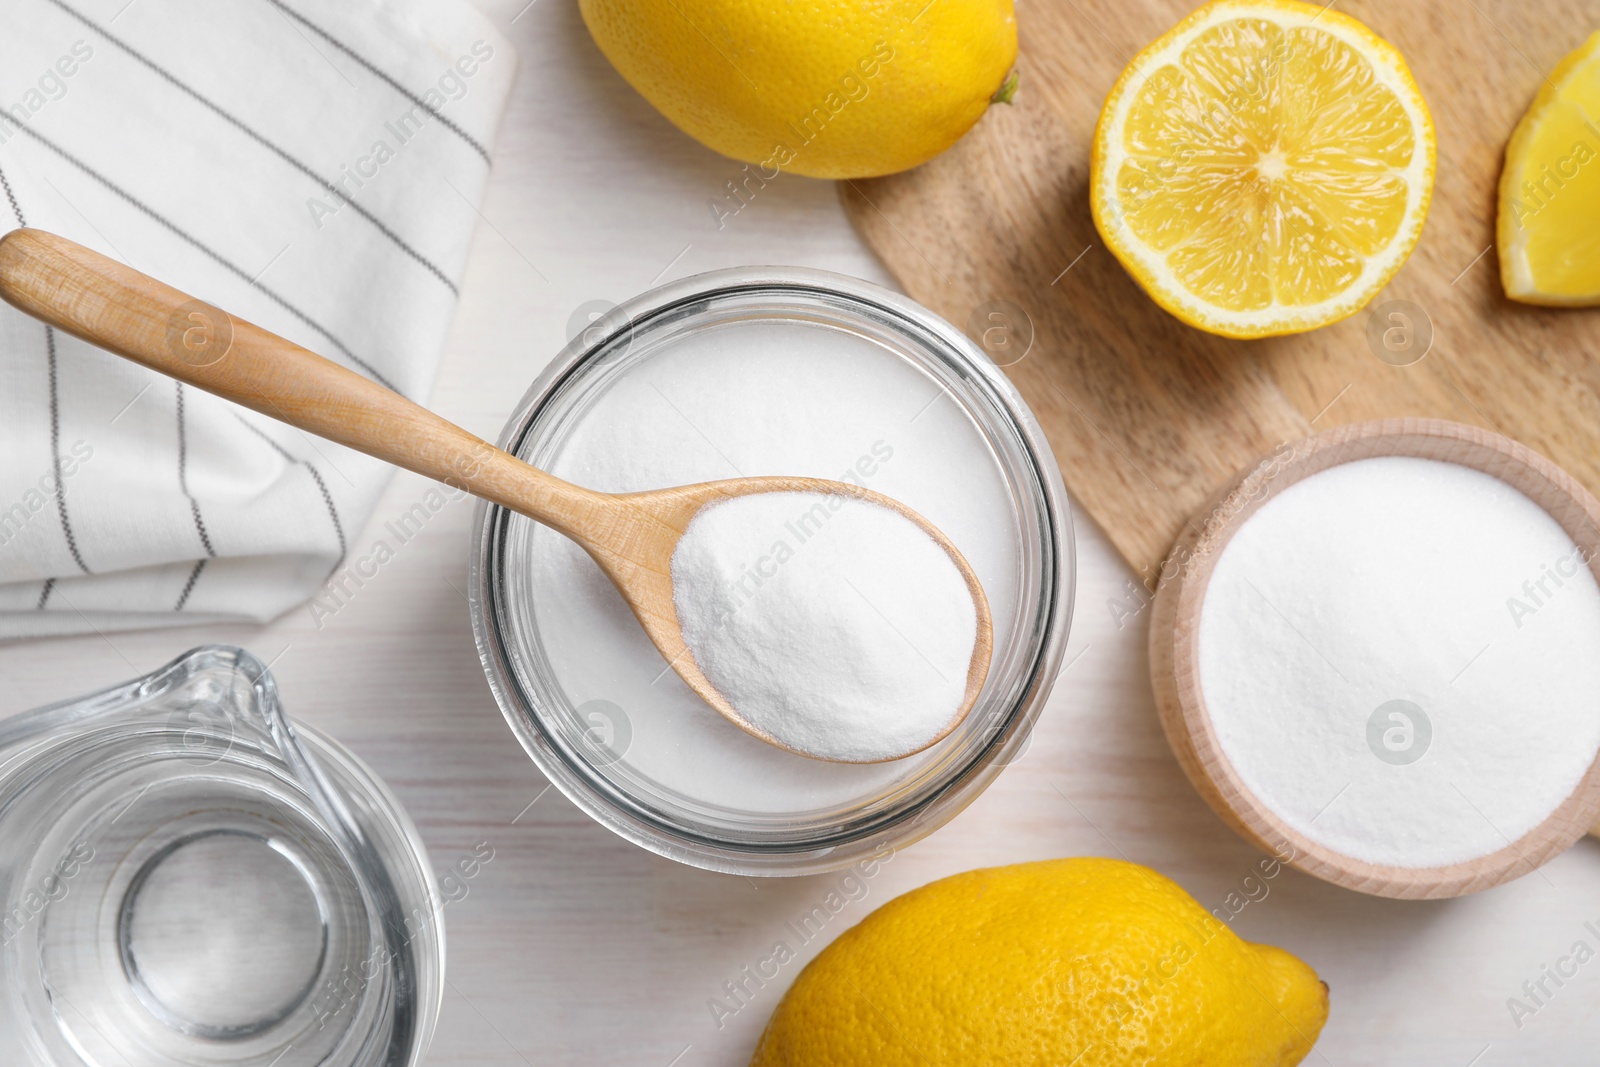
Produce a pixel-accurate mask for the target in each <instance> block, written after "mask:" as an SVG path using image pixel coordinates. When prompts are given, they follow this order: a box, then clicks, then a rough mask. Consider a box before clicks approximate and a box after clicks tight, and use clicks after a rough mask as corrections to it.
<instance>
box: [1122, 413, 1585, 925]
mask: <svg viewBox="0 0 1600 1067" xmlns="http://www.w3.org/2000/svg"><path fill="white" fill-rule="evenodd" d="M1536 498H1537V499H1536ZM1595 510H1596V508H1595V504H1594V501H1593V499H1592V498H1590V497H1588V495H1587V494H1586V493H1584V492H1583V491H1582V489H1581V488H1579V487H1578V486H1576V484H1575V483H1572V482H1571V480H1570V479H1569V478H1567V477H1566V476H1565V475H1564V474H1562V473H1561V472H1560V471H1559V470H1557V469H1556V468H1554V467H1552V466H1551V465H1550V464H1548V463H1547V462H1546V461H1543V460H1542V459H1540V458H1539V457H1537V456H1535V455H1533V454H1532V453H1530V452H1528V451H1527V450H1526V449H1523V448H1521V447H1520V446H1516V445H1514V444H1512V443H1511V442H1509V441H1506V440H1505V439H1504V438H1498V437H1496V436H1495V435H1492V434H1486V433H1482V432H1480V431H1476V430H1473V429H1471V428H1468V427H1459V426H1456V425H1454V424H1450V423H1437V422H1431V421H1429V422H1424V421H1421V420H1414V421H1404V422H1394V423H1380V424H1365V425H1364V426H1360V427H1347V428H1344V429H1341V430H1339V431H1334V432H1332V433H1330V434H1327V435H1322V436H1319V437H1317V438H1312V439H1310V441H1308V442H1305V443H1303V444H1302V445H1301V446H1298V447H1297V448H1296V449H1295V450H1294V451H1293V452H1292V453H1290V454H1289V455H1288V456H1287V457H1278V458H1277V459H1274V460H1270V461H1268V462H1266V463H1264V465H1263V466H1262V467H1261V468H1258V469H1257V471H1255V472H1253V473H1252V474H1251V475H1249V476H1247V477H1246V478H1244V479H1243V480H1242V482H1241V483H1240V485H1239V486H1237V487H1235V489H1234V490H1233V491H1232V492H1231V493H1229V494H1228V495H1226V496H1224V497H1223V498H1221V501H1220V503H1219V504H1217V505H1216V507H1215V508H1214V509H1212V510H1211V511H1209V512H1208V513H1207V514H1205V515H1202V516H1201V517H1200V518H1199V519H1198V520H1197V525H1198V526H1199V527H1200V528H1202V529H1203V530H1204V532H1203V533H1202V534H1201V535H1200V536H1199V537H1197V538H1194V539H1193V540H1192V541H1190V542H1188V543H1186V544H1184V545H1180V552H1182V553H1183V554H1184V556H1183V559H1182V560H1181V562H1180V563H1178V564H1176V565H1175V566H1174V567H1172V568H1169V569H1170V570H1172V571H1173V573H1172V575H1171V576H1170V580H1169V581H1167V582H1165V583H1164V584H1163V587H1162V592H1161V595H1160V597H1159V598H1158V610H1157V613H1156V615H1155V623H1154V624H1153V625H1155V626H1157V627H1164V629H1161V630H1160V632H1154V633H1152V652H1153V670H1154V671H1155V679H1156V685H1157V691H1158V696H1159V697H1160V702H1161V705H1162V712H1163V722H1164V725H1165V726H1166V727H1167V730H1168V735H1169V737H1171V738H1172V739H1173V743H1174V747H1175V749H1176V750H1177V752H1178V755H1179V758H1180V760H1181V761H1182V762H1183V763H1184V766H1185V770H1186V771H1188V772H1189V774H1190V776H1191V778H1194V779H1195V780H1196V784H1197V785H1198V786H1199V787H1200V788H1201V792H1202V794H1204V795H1206V797H1207V799H1208V800H1209V801H1211V802H1212V804H1213V806H1215V807H1217V808H1218V809H1219V811H1220V812H1221V813H1222V814H1223V815H1224V817H1225V818H1227V819H1228V820H1229V821H1230V822H1233V823H1234V824H1235V825H1236V826H1238V827H1239V828H1240V829H1241V830H1243V831H1244V832H1245V834H1246V836H1249V837H1251V838H1253V839H1254V840H1256V841H1257V843H1258V844H1262V845H1263V846H1264V847H1268V848H1272V849H1275V850H1278V851H1280V852H1285V851H1287V852H1288V853H1292V854H1300V855H1301V859H1300V860H1298V861H1297V865H1300V866H1303V867H1305V868H1306V869H1308V870H1311V871H1312V873H1316V874H1319V875H1321V876H1323V877H1326V878H1329V879H1330V880H1332V881H1335V882H1338V883H1340V884H1343V885H1348V886H1350V887H1352V888H1357V889H1363V890H1366V891H1370V892H1378V893H1384V894H1386V895H1396V896H1439V895H1453V894H1455V893H1459V892H1466V891H1471V890H1473V889H1479V888H1484V887H1486V886H1487V885H1492V884H1495V883H1496V882H1498V881H1503V880H1505V879H1507V878H1510V877H1514V876H1516V875H1517V874H1521V873H1526V872H1527V871H1528V870H1530V869H1531V868H1532V866H1534V865H1536V864H1537V863H1539V862H1543V861H1544V860H1545V859H1548V858H1549V857H1550V856H1553V855H1555V854H1556V853H1558V852H1559V851H1560V850H1561V849H1562V848H1564V847H1565V846H1566V845H1567V844H1570V843H1571V841H1572V840H1575V839H1576V838H1577V837H1578V836H1579V835H1580V834H1581V833H1582V832H1583V829H1584V828H1585V827H1586V826H1587V825H1588V824H1589V823H1590V822H1592V821H1593V816H1594V814H1595V810H1596V808H1597V807H1600V798H1597V788H1596V785H1597V783H1596V777H1597V775H1596V770H1595V765H1596V754H1597V752H1600V584H1597V582H1596V579H1595V576H1594V574H1593V573H1592V572H1591V570H1590V561H1591V559H1592V557H1593V555H1594V549H1595V541H1596V532H1597V527H1596V525H1595V522H1596V515H1595ZM1558 516H1559V517H1558ZM1285 846H1287V849H1285Z"/></svg>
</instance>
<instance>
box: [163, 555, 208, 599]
mask: <svg viewBox="0 0 1600 1067" xmlns="http://www.w3.org/2000/svg"><path fill="white" fill-rule="evenodd" d="M209 562H211V561H210V560H209V559H201V560H196V561H195V564H194V570H192V571H190V572H189V580H188V581H187V582H184V583H183V592H181V593H179V594H178V602H177V603H176V604H174V605H173V606H172V610H173V611H182V610H183V606H184V605H185V604H187V603H188V602H189V594H190V593H192V592H194V583H195V582H198V581H199V580H200V572H201V571H203V570H205V569H206V564H207V563H209Z"/></svg>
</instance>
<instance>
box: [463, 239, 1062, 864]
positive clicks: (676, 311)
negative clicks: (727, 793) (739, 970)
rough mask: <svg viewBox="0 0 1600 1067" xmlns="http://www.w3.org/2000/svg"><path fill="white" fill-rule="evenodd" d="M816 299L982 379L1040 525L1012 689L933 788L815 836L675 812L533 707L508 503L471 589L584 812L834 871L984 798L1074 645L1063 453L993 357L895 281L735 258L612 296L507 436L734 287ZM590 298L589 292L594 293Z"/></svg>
mask: <svg viewBox="0 0 1600 1067" xmlns="http://www.w3.org/2000/svg"><path fill="white" fill-rule="evenodd" d="M763 294H770V295H772V296H773V297H775V298H776V297H780V296H784V297H789V298H800V299H820V300H823V301H826V302H829V303H831V304H833V305H834V306H835V307H848V308H849V309H850V311H851V312H853V313H856V314H861V315H866V316H868V317H870V318H871V319H872V320H873V321H874V323H875V324H877V325H880V326H882V327H884V328H887V329H890V330H892V331H894V332H896V333H898V334H900V335H902V336H904V337H906V339H907V340H909V341H910V342H913V343H914V345H915V347H917V348H918V349H920V350H922V351H926V352H928V353H930V354H933V355H937V356H939V357H942V358H943V359H944V360H945V361H947V362H948V363H949V364H950V366H951V369H952V370H957V371H959V373H960V374H961V376H962V377H963V379H964V380H966V381H969V382H971V383H972V384H973V385H974V386H975V387H976V388H978V389H979V390H981V392H982V394H983V399H984V401H985V404H986V406H987V407H988V408H991V409H993V411H994V412H995V413H996V414H997V415H998V416H999V419H997V420H996V421H997V422H999V423H1001V426H1000V427H999V428H1001V429H1003V430H1004V431H1005V432H1006V437H1007V440H1008V441H1010V442H1011V443H1012V444H1013V445H1014V446H1015V448H1016V452H1017V455H1018V458H1019V462H1020V464H1021V465H1022V466H1023V468H1024V470H1025V471H1026V474H1027V483H1028V484H1027V488H1028V489H1030V490H1031V491H1032V498H1033V499H1034V501H1035V507H1034V511H1035V512H1036V514H1034V515H1031V516H1029V517H1030V518H1032V519H1034V520H1036V521H1037V523H1038V524H1039V526H1040V528H1041V536H1040V537H1039V541H1040V544H1041V546H1042V551H1041V553H1040V554H1041V556H1042V563H1043V577H1044V581H1043V583H1042V585H1043V589H1042V598H1041V603H1040V606H1039V609H1038V610H1037V611H1036V612H1035V613H1034V615H1035V617H1034V618H1033V619H1032V620H1031V621H1030V622H1029V623H1028V625H1029V627H1030V633H1031V635H1032V637H1031V641H1030V647H1031V648H1032V650H1033V656H1032V662H1031V664H1029V669H1028V674H1027V677H1026V680H1025V682H1024V684H1022V685H1021V687H1020V689H1019V691H1018V693H1017V696H1016V699H1015V700H1014V701H1012V703H1011V705H1010V706H1009V707H1008V708H1006V711H1005V714H1004V715H1003V716H997V717H996V718H997V719H998V721H997V723H996V725H995V726H994V727H993V729H992V731H991V733H990V735H989V736H988V737H987V740H986V742H985V743H983V744H982V745H981V747H979V748H978V749H977V751H976V752H974V753H972V754H971V755H970V757H969V758H967V759H966V761H965V762H964V763H963V764H961V765H959V766H958V767H957V768H956V769H954V770H952V771H950V772H948V773H946V774H945V775H944V776H943V777H942V779H941V780H940V781H939V782H938V783H937V785H936V786H935V787H933V788H929V789H926V790H925V791H924V793H923V794H922V795H920V796H918V797H917V798H916V799H915V800H914V801H912V802H911V803H908V804H906V805H905V806H903V807H902V808H899V809H897V810H894V811H892V812H890V813H888V814H887V815H885V816H883V817H882V818H880V819H877V820H876V821H871V822H868V823H865V824H863V825H859V826H854V827H849V828H847V829H845V830H844V831H842V832H840V833H837V834H833V835H830V836H827V837H824V838H820V839H815V840H800V841H784V842H772V841H763V842H739V841H732V840H728V839H725V838H720V837H716V836H714V835H709V834H706V833H703V832H700V831H697V830H695V829H693V828H690V827H687V826H682V825H674V824H673V823H671V822H670V820H665V819H663V818H661V817H660V816H659V815H658V814H657V813H655V812H652V811H650V810H648V808H646V807H645V806H644V805H641V804H639V803H637V802H636V801H635V800H634V799H633V798H631V797H629V796H628V795H627V794H626V793H625V792H624V791H623V790H621V789H619V788H617V787H616V786H615V785H614V784H613V783H611V782H609V781H607V780H606V779H605V778H604V777H603V776H601V775H598V774H594V773H592V772H591V770H590V768H588V767H587V766H586V765H585V764H584V763H583V761H582V760H579V759H574V758H572V757H571V756H570V755H569V754H568V753H567V752H566V751H565V749H566V748H567V747H569V746H568V745H567V744H566V741H565V739H563V738H561V737H559V736H556V735H557V734H558V733H559V731H552V730H550V729H548V728H547V726H546V724H545V723H544V722H543V721H542V716H541V715H540V714H539V713H538V711H537V708H538V703H539V700H538V697H537V695H536V694H531V693H529V692H528V691H527V689H526V687H525V686H524V685H523V683H522V681H521V680H520V679H519V676H518V675H519V672H518V670H517V669H516V664H515V662H514V659H515V658H516V656H517V651H516V650H515V649H513V648H511V647H510V646H509V643H508V641H507V639H506V638H507V630H508V627H507V625H506V623H505V613H506V610H507V608H508V599H509V598H508V597H507V595H506V584H505V582H504V580H503V578H504V574H503V570H502V566H501V565H502V564H503V562H504V553H505V541H506V522H507V520H508V518H509V513H507V512H506V511H504V509H501V508H499V507H496V506H494V505H490V504H487V503H486V502H482V501H480V502H479V505H478V509H477V514H476V518H475V525H474V541H475V545H474V551H473V554H472V574H471V578H470V583H469V596H468V599H469V600H470V601H471V604H472V622H473V631H474V636H475V638H476V639H477V643H478V651H479V659H480V661H481V662H482V664H483V667H484V671H485V674H486V676H487V677H488V680H489V684H490V688H491V690H492V691H493V693H494V696H495V699H496V702H497V703H498V704H499V706H500V708H501V711H502V713H503V714H504V715H505V717H506V720H507V722H508V724H509V725H510V726H511V728H512V731H513V733H515V734H516V736H517V738H518V740H519V742H520V743H521V744H522V746H523V748H524V749H525V750H526V751H527V752H528V754H529V756H530V757H531V758H532V759H533V760H534V762H535V764H536V765H538V766H539V768H540V769H541V771H543V772H544V773H545V775H546V777H547V778H549V779H550V781H551V782H552V783H553V784H555V785H556V786H557V787H558V788H559V789H560V790H561V791H562V793H563V794H565V795H566V796H567V797H568V798H569V799H570V800H572V801H573V802H574V803H575V804H577V805H578V806H579V807H580V808H581V809H583V810H584V811H585V812H586V813H587V814H588V815H589V816H591V817H592V818H594V819H595V820H596V821H598V822H600V823H601V824H602V825H604V826H606V827H607V828H608V829H610V830H612V831H613V832H615V833H617V834H618V835H620V836H621V837H623V838H624V839H626V840H629V841H631V842H633V843H634V844H637V845H640V846H641V847H644V848H646V849H649V850H650V851H653V852H656V853H658V854H660V855H664V856H667V857H669V858H672V859H676V860H678V861H680V862H684V863H687V864H690V865H693V866H698V867H703V868H707V869H711V870H718V871H725V872H729V873H741V874H766V875H798V874H808V873H817V872H821V871H827V870H835V869H839V868H842V867H845V866H848V865H850V864H851V863H853V862H855V861H856V860H858V859H862V858H865V857H869V856H871V855H874V854H878V853H881V852H882V850H883V849H884V848H885V847H900V846H902V845H904V844H908V843H910V842H911V841H912V840H915V839H917V838H920V837H921V836H924V835H925V834H927V833H930V832H932V831H933V830H934V829H936V828H938V827H939V826H942V825H943V824H944V823H945V822H947V821H949V819H951V818H953V817H954V816H955V815H956V814H957V813H958V812H959V811H960V810H961V809H962V808H964V807H965V806H966V804H968V803H970V802H971V801H972V800H973V799H975V798H976V797H977V796H978V795H979V794H980V793H981V792H982V790H983V789H984V788H985V787H987V785H988V784H989V782H990V781H992V779H993V778H994V777H995V776H996V775H997V774H998V773H999V771H1000V770H1001V769H1002V768H1003V767H1005V766H1006V765H1008V764H1009V763H1010V762H1012V761H1014V760H1015V759H1016V758H1017V757H1018V756H1019V755H1020V754H1021V749H1022V747H1023V746H1024V745H1025V744H1026V738H1027V734H1028V732H1029V730H1030V729H1031V728H1032V724H1033V721H1034V720H1035V719H1036V718H1037V715H1038V713H1039V711H1040V710H1041V708H1042V706H1043V703H1044V699H1045V697H1046V696H1047V695H1048V693H1049V690H1050V687H1051V685H1052V684H1053V683H1054V680H1055V677H1056V674H1057V673H1058V672H1059V669H1060V665H1061V660H1062V658H1063V655H1064V652H1065V646H1066V636H1067V631H1068V629H1069V625H1070V616H1071V611H1072V606H1073V592H1074V579H1075V572H1074V546H1073V537H1072V524H1071V510H1070V505H1069V503H1068V500H1067V497H1066V491H1065V488H1064V486H1063V485H1062V482H1061V476H1060V473H1059V470H1058V468H1057V466H1056V463H1055V459H1054V456H1053V455H1052V453H1051V451H1050V448H1049V445H1048V443H1047V442H1046V440H1045V438H1044V434H1043V431H1042V430H1041V429H1040V428H1039V426H1038V423H1037V421H1036V420H1035V419H1034V417H1033V415H1032V414H1031V412H1030V411H1029V410H1028V408H1027V406H1026V404H1025V403H1024V402H1023V400H1022V398H1021V396H1020V395H1019V394H1018V393H1017V391H1016V389H1015V387H1014V386H1012V384H1011V382H1010V381H1009V379H1007V378H1006V377H1005V375H1004V374H1003V372H1001V371H1000V369H999V368H998V367H997V366H995V364H994V363H993V362H992V361H991V360H990V359H989V358H988V357H987V356H986V355H985V354H984V353H983V351H982V350H981V349H980V348H978V346H976V345H975V344H974V343H973V342H972V341H970V340H969V339H968V338H967V337H966V336H965V335H964V334H962V333H961V332H960V331H958V330H956V328H955V327H953V326H952V325H951V324H950V323H948V322H946V321H945V320H944V319H942V318H940V317H939V316H937V315H935V314H934V313H933V312H931V311H929V310H928V309H926V308H924V307H922V306H921V305H919V304H917V303H916V302H914V301H912V300H910V299H909V298H907V297H905V296H902V295H900V294H897V293H894V292H891V291H889V290H886V289H883V288H881V287H879V286H876V285H872V284H871V283H868V282H864V281H860V280H858V279H855V278H850V277H847V276H844V275H839V274H835V273H832V272H828V271H822V270H814V269H809V268H796V267H748V268H732V269H726V270H719V271H712V272H708V273H704V274H699V275H694V276H691V277H687V278H684V279H681V280H678V281H674V282H670V283H667V284H666V285H663V286H660V287H658V288H656V289H652V290H650V291H648V292H646V293H644V294H642V295H640V296H638V297H635V298H633V299H631V300H629V301H626V302H624V303H622V304H619V305H615V306H611V307H610V308H609V310H605V311H604V312H603V313H602V314H601V315H600V316H599V317H598V318H597V319H596V320H595V321H594V322H593V323H591V324H588V325H587V326H586V327H584V328H582V329H576V330H574V333H575V334H576V336H574V337H573V338H572V339H571V341H570V342H569V343H568V344H567V345H566V347H565V348H564V349H562V351H561V352H560V353H559V354H558V355H557V356H556V357H555V358H554V359H553V360H552V361H551V362H550V363H549V365H547V366H546V368H545V369H544V370H543V372H542V373H541V374H540V375H539V376H538V378H537V379H536V380H535V381H534V382H533V384H532V385H531V386H530V387H529V389H528V391H527V393H526V394H525V395H524V397H523V398H522V400H521V401H520V402H519V404H518V405H517V408H516V409H515V411H514V412H513V413H512V414H511V416H510V417H509V419H508V421H507V423H506V425H505V428H504V430H503V431H502V433H501V435H500V439H499V444H500V446H501V447H502V448H504V449H506V450H507V451H510V452H512V453H513V454H518V452H519V449H520V448H522V446H523V445H524V444H525V443H526V442H527V440H528V439H529V436H530V435H531V434H532V433H533V431H534V430H535V428H536V427H537V426H538V423H539V420H540V416H541V415H542V414H543V413H544V412H545V411H546V410H547V409H548V408H549V407H550V405H551V404H552V403H553V402H555V401H557V400H558V399H559V398H560V397H561V396H562V395H563V393H564V391H565V389H566V388H567V387H568V386H569V385H570V384H572V383H573V382H574V381H575V380H577V379H579V378H580V377H581V376H582V375H584V374H585V373H586V372H587V371H591V370H594V369H596V368H597V367H598V366H600V365H603V364H604V363H605V362H606V360H607V359H608V357H609V356H610V355H611V354H612V353H613V352H615V351H616V350H617V349H618V348H619V346H622V345H631V343H632V342H633V340H634V339H635V338H637V337H640V336H644V335H646V334H648V332H649V331H650V330H652V329H653V328H655V327H656V326H657V325H659V324H661V323H663V322H665V321H668V320H675V319H681V318H682V317H684V316H692V315H696V314H698V313H700V312H703V311H706V310H708V309H710V308H711V307H712V306H713V305H714V304H716V303H717V301H718V300H719V299H724V298H734V297H759V296H760V295H763ZM589 306H593V305H589Z"/></svg>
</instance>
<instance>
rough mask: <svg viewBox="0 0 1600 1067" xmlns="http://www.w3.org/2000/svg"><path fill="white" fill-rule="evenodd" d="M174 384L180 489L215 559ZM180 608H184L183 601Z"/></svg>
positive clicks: (180, 395)
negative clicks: (194, 489) (193, 487)
mask: <svg viewBox="0 0 1600 1067" xmlns="http://www.w3.org/2000/svg"><path fill="white" fill-rule="evenodd" d="M172 384H173V385H175V386H177V387H178V488H180V489H182V490H183V495H184V496H185V497H187V498H188V499H189V513H190V514H191V515H193V516H194V530H195V533H197V534H199V535H200V545H201V547H203V548H204V549H205V550H206V556H207V557H209V558H211V559H215V558H216V557H217V550H216V549H214V548H212V547H211V535H210V534H208V533H207V532H206V521H205V520H204V519H202V518H201V517H200V501H198V500H196V499H195V498H194V494H193V493H191V492H190V491H189V434H188V431H187V430H186V429H185V427H184V419H183V383H182V382H173V383H172ZM198 573H199V572H196V574H198ZM190 584H191V585H192V584H193V582H192V581H191V583H190ZM184 596H185V598H187V597H188V594H187V593H185V594H184ZM178 606H179V607H182V606H183V605H182V602H181V601H180V602H179V605H178Z"/></svg>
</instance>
